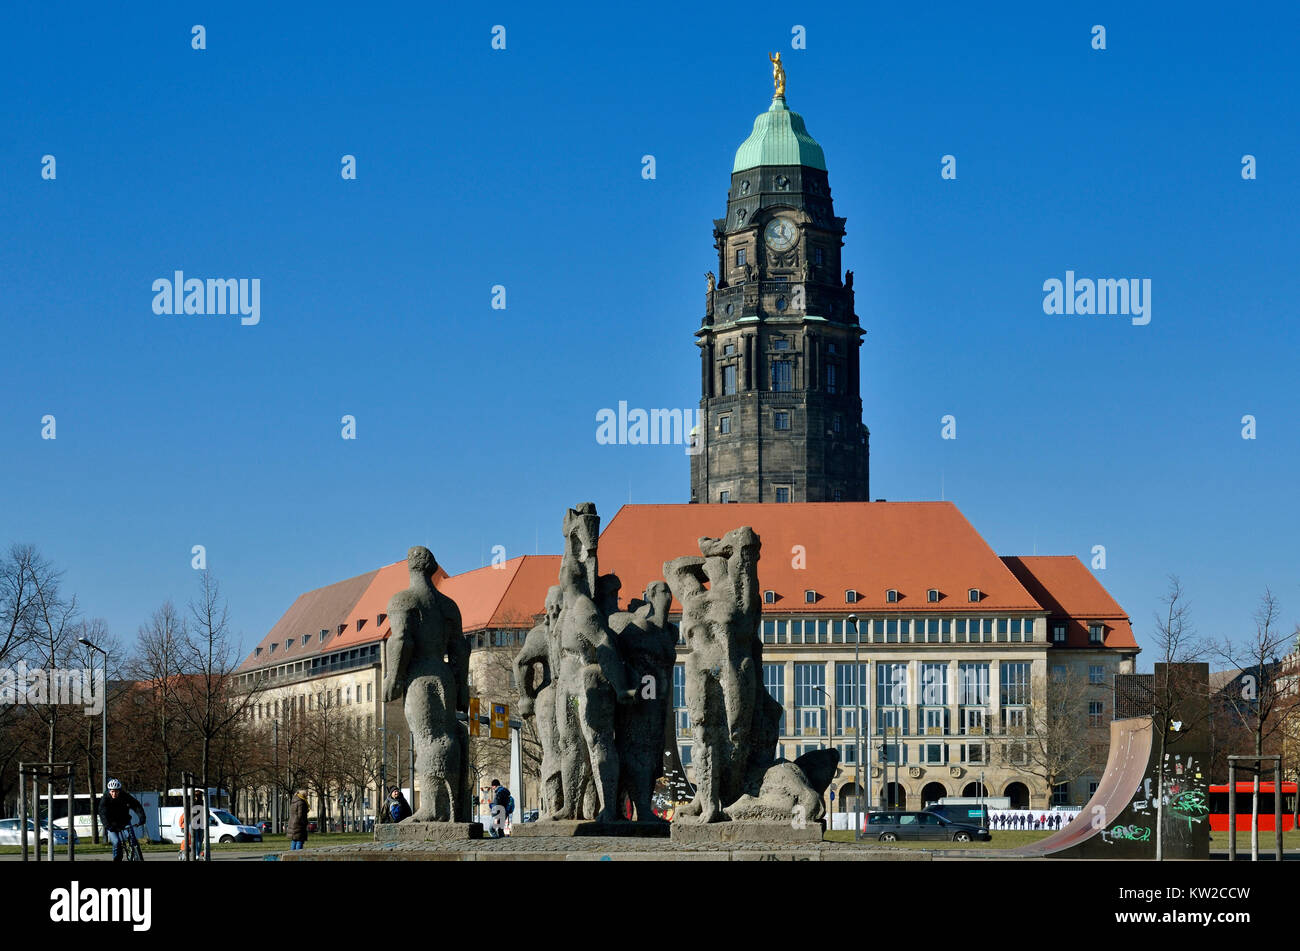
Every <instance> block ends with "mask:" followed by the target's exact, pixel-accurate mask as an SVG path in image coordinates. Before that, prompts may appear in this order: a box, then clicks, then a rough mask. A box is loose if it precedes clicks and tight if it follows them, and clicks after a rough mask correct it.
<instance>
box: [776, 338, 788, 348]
mask: <svg viewBox="0 0 1300 951" xmlns="http://www.w3.org/2000/svg"><path fill="white" fill-rule="evenodd" d="M772 349H773V350H789V349H790V341H789V339H788V338H786V337H777V338H775V339H774V340H773V341H772Z"/></svg>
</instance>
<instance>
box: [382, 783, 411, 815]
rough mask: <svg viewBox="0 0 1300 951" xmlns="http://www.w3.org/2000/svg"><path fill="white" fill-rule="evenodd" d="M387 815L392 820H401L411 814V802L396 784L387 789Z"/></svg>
mask: <svg viewBox="0 0 1300 951" xmlns="http://www.w3.org/2000/svg"><path fill="white" fill-rule="evenodd" d="M388 815H389V818H390V820H391V821H393V822H401V821H402V820H404V819H409V818H410V816H411V804H410V803H409V802H407V801H406V797H405V796H403V795H402V791H401V790H400V789H398V788H397V787H396V786H394V787H392V788H391V789H390V790H388Z"/></svg>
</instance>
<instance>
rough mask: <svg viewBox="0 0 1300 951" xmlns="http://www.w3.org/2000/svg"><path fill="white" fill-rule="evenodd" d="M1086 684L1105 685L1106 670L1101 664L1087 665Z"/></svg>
mask: <svg viewBox="0 0 1300 951" xmlns="http://www.w3.org/2000/svg"><path fill="white" fill-rule="evenodd" d="M1088 683H1090V684H1105V683H1106V668H1105V667H1103V666H1102V665H1101V664H1089V665H1088Z"/></svg>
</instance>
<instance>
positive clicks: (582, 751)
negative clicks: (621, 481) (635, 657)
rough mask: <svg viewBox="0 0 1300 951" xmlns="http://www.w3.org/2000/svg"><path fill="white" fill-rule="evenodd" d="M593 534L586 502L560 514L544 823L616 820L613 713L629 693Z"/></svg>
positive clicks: (614, 586) (612, 587) (610, 586)
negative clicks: (551, 762)
mask: <svg viewBox="0 0 1300 951" xmlns="http://www.w3.org/2000/svg"><path fill="white" fill-rule="evenodd" d="M599 535H600V516H599V515H597V514H596V506H595V505H593V504H592V503H590V502H584V503H582V504H581V505H579V506H577V507H576V508H572V509H569V510H568V512H567V513H566V514H565V517H564V538H565V550H564V556H563V558H562V559H561V561H560V584H559V587H560V601H561V608H560V615H559V619H558V628H559V638H558V646H559V672H558V675H557V679H556V697H555V717H556V738H557V740H558V743H557V746H558V752H559V759H560V772H561V786H562V794H561V802H560V805H559V808H558V809H557V810H555V811H554V812H553V813H552V816H553V818H556V819H595V820H597V821H600V822H615V821H617V820H618V819H619V813H618V775H619V767H618V748H617V745H616V743H615V738H614V729H615V722H614V721H615V707H616V705H617V704H619V703H629V702H631V701H632V699H633V698H634V697H635V692H634V691H633V690H632V689H631V688H630V687H629V686H628V683H627V677H626V671H625V669H624V666H623V662H622V659H621V658H620V657H619V655H618V648H617V646H616V645H615V643H614V639H613V637H612V635H611V632H610V630H609V627H608V623H607V621H608V608H609V606H610V601H611V597H610V592H611V591H612V592H613V603H614V604H617V592H618V583H617V582H618V579H617V578H614V577H613V576H609V577H607V578H601V576H600V574H599V570H598V566H597V555H596V545H597V540H598V537H599ZM611 579H612V580H611Z"/></svg>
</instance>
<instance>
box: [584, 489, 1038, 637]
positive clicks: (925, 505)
mask: <svg viewBox="0 0 1300 951" xmlns="http://www.w3.org/2000/svg"><path fill="white" fill-rule="evenodd" d="M740 525H749V526H750V527H752V528H753V529H754V531H756V532H757V533H758V535H759V538H760V539H761V540H762V543H763V548H762V552H761V554H760V556H759V562H758V578H759V583H760V584H761V586H762V587H763V588H764V589H771V590H773V591H775V592H776V594H777V597H778V600H777V601H776V603H775V604H765V605H763V611H764V613H767V614H782V613H787V614H788V613H799V614H806V613H808V612H810V611H813V612H816V611H824V612H827V613H843V612H847V611H871V612H873V613H897V614H913V613H915V612H917V611H925V612H931V613H940V614H943V613H956V614H969V613H970V612H971V611H972V610H979V611H982V612H984V611H1039V610H1041V608H1040V607H1039V605H1038V603H1037V602H1036V601H1035V600H1034V598H1033V597H1032V596H1031V595H1030V594H1029V592H1027V591H1026V590H1025V589H1024V587H1023V586H1022V585H1021V584H1020V582H1019V581H1017V580H1016V577H1015V575H1013V574H1012V573H1011V572H1010V571H1008V570H1007V567H1006V566H1005V565H1004V564H1003V563H1002V560H1001V559H1000V558H999V557H998V556H997V555H996V554H995V553H994V552H993V549H991V548H989V546H988V544H987V543H986V542H985V541H984V539H983V538H981V537H980V535H979V533H978V532H976V531H975V529H974V528H973V527H972V526H971V524H970V522H968V521H966V518H965V516H963V515H962V514H961V512H960V511H958V509H957V507H956V506H955V505H953V504H952V503H951V502H808V503H797V502H793V503H788V504H780V505H778V504H774V503H769V504H706V505H685V504H682V505H625V506H623V507H622V508H621V509H619V511H618V513H617V514H616V515H615V516H614V518H612V519H611V520H610V522H609V524H608V526H606V528H605V531H604V532H603V533H602V534H601V537H600V551H599V556H600V570H601V572H602V573H608V572H611V571H612V572H615V573H616V574H618V576H619V578H620V579H621V580H622V582H623V589H622V592H621V597H622V599H623V600H624V601H626V600H627V598H629V597H635V596H638V595H639V594H640V593H641V591H642V590H643V589H644V588H645V586H646V584H647V583H648V582H650V581H653V580H655V579H658V578H662V577H663V563H664V562H665V561H668V560H670V559H672V558H676V557H678V556H680V555H698V554H699V553H700V549H699V545H698V539H699V537H700V536H701V535H710V536H713V537H714V538H717V537H720V536H722V535H724V534H726V532H728V531H729V530H731V529H733V528H736V527H737V526H740ZM801 563H802V567H799V565H800V564H801ZM890 588H894V589H896V590H897V591H898V592H899V601H898V602H897V603H889V602H887V601H886V591H887V590H888V589H890ZM930 588H936V589H938V591H939V593H940V600H939V601H938V602H937V603H930V602H928V601H927V591H928V590H929V589H930ZM970 588H978V589H979V590H980V592H981V600H980V601H979V604H978V607H977V606H976V605H975V604H972V603H971V602H970V601H968V600H967V591H968V589H970ZM807 589H812V590H814V591H816V592H817V595H818V596H819V599H818V601H817V602H816V603H815V604H808V603H806V602H805V600H804V591H805V590H807ZM848 589H853V590H855V591H857V592H858V601H857V602H856V603H855V604H852V605H850V604H848V603H847V602H846V601H845V599H844V593H845V591H846V590H848ZM672 610H674V611H680V610H681V606H680V605H679V604H677V603H676V602H674V604H673V608H672Z"/></svg>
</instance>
